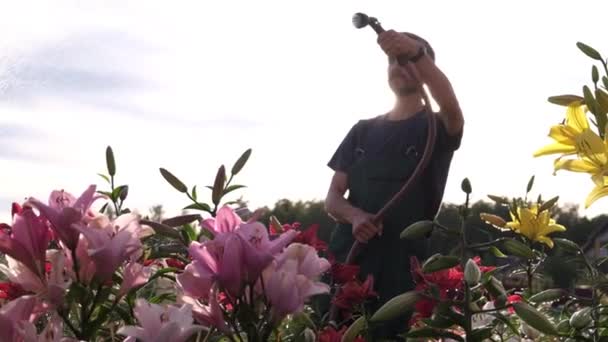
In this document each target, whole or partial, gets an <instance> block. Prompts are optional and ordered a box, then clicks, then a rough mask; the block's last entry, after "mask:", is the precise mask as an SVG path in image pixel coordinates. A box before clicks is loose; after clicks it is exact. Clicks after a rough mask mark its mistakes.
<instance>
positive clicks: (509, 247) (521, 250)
mask: <svg viewBox="0 0 608 342" xmlns="http://www.w3.org/2000/svg"><path fill="white" fill-rule="evenodd" d="M503 248H504V249H505V251H506V252H507V253H508V254H511V255H515V256H518V257H520V258H524V259H532V258H534V256H535V254H534V251H533V250H532V249H530V247H528V246H527V245H526V244H524V243H522V242H520V241H517V240H513V239H509V240H505V241H504V242H503Z"/></svg>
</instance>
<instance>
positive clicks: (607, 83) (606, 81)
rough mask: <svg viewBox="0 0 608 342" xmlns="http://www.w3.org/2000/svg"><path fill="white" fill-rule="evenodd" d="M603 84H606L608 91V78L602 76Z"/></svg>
mask: <svg viewBox="0 0 608 342" xmlns="http://www.w3.org/2000/svg"><path fill="white" fill-rule="evenodd" d="M602 83H603V84H604V88H606V89H608V77H606V76H602Z"/></svg>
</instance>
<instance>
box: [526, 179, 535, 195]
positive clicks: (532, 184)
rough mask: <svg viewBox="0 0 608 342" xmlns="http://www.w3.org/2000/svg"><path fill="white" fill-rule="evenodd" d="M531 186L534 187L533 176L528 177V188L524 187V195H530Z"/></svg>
mask: <svg viewBox="0 0 608 342" xmlns="http://www.w3.org/2000/svg"><path fill="white" fill-rule="evenodd" d="M532 186H534V176H532V177H530V180H529V181H528V186H527V187H526V193H530V191H532Z"/></svg>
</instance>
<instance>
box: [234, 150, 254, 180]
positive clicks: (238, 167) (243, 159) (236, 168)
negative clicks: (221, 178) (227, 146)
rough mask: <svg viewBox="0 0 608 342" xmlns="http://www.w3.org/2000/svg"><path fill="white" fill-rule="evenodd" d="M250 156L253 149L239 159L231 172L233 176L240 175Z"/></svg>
mask: <svg viewBox="0 0 608 342" xmlns="http://www.w3.org/2000/svg"><path fill="white" fill-rule="evenodd" d="M250 156H251V149H250V148H249V149H247V150H246V151H245V152H243V154H242V155H241V156H240V157H239V159H238V160H237V161H236V163H234V165H233V166H232V170H230V173H232V174H233V175H236V174H237V173H239V172H240V171H241V169H243V167H244V166H245V163H247V160H249V157H250Z"/></svg>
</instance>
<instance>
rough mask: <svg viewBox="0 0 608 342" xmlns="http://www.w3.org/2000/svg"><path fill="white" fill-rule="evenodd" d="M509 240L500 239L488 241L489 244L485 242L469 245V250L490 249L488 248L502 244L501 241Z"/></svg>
mask: <svg viewBox="0 0 608 342" xmlns="http://www.w3.org/2000/svg"><path fill="white" fill-rule="evenodd" d="M506 240H507V238H498V239H496V240H492V241H488V242H483V243H476V244H473V245H469V246H468V248H469V249H477V248H483V247H488V246H492V245H494V244H495V243H498V242H501V241H506Z"/></svg>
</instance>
